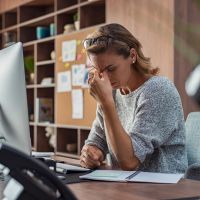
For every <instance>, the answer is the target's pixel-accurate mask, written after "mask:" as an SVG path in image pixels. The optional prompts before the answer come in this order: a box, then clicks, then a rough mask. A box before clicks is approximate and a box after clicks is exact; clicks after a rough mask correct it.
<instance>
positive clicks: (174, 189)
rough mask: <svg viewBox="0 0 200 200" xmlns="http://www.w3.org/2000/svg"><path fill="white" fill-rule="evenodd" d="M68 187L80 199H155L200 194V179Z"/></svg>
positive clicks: (78, 184)
mask: <svg viewBox="0 0 200 200" xmlns="http://www.w3.org/2000/svg"><path fill="white" fill-rule="evenodd" d="M68 187H69V188H70V189H71V190H72V191H73V192H74V194H75V195H76V197H77V198H78V199H80V200H82V199H83V200H85V199H87V200H100V199H101V200H102V199H112V200H123V199H125V200H129V199H134V200H150V199H151V200H155V199H174V198H183V197H191V196H200V181H193V180H189V179H182V180H180V181H179V183H177V184H147V183H117V182H98V181H91V182H82V183H75V184H69V185H68Z"/></svg>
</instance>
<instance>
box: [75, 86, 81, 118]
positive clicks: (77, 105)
mask: <svg viewBox="0 0 200 200" xmlns="http://www.w3.org/2000/svg"><path fill="white" fill-rule="evenodd" d="M72 118H73V119H83V91H82V90H81V89H76V90H72Z"/></svg>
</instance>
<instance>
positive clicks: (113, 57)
mask: <svg viewBox="0 0 200 200" xmlns="http://www.w3.org/2000/svg"><path fill="white" fill-rule="evenodd" d="M89 58H90V61H91V64H92V65H93V67H94V68H95V69H96V70H97V71H98V72H99V73H102V72H105V73H106V74H107V75H108V78H109V80H110V83H111V85H112V88H113V89H119V88H122V87H126V86H128V82H129V80H130V79H131V76H132V73H133V69H132V67H131V64H132V62H133V59H132V58H131V57H130V56H129V57H128V58H124V57H123V56H121V55H117V54H116V53H113V52H105V53H101V54H98V55H94V54H90V55H89Z"/></svg>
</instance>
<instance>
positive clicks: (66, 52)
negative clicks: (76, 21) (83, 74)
mask: <svg viewBox="0 0 200 200" xmlns="http://www.w3.org/2000/svg"><path fill="white" fill-rule="evenodd" d="M75 59H76V40H70V41H65V42H63V43H62V61H63V62H69V61H75Z"/></svg>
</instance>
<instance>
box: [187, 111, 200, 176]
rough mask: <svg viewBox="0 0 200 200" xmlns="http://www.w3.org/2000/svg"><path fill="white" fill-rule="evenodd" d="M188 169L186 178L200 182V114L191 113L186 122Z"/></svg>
mask: <svg viewBox="0 0 200 200" xmlns="http://www.w3.org/2000/svg"><path fill="white" fill-rule="evenodd" d="M185 128H186V148H187V156H188V166H189V167H188V169H187V171H186V173H185V178H189V179H194V180H200V112H191V113H190V114H189V115H188V117H187V119H186V122H185Z"/></svg>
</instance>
